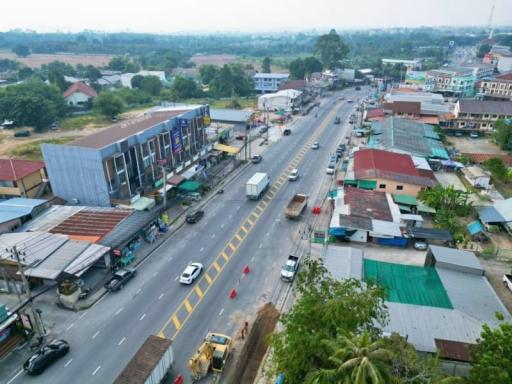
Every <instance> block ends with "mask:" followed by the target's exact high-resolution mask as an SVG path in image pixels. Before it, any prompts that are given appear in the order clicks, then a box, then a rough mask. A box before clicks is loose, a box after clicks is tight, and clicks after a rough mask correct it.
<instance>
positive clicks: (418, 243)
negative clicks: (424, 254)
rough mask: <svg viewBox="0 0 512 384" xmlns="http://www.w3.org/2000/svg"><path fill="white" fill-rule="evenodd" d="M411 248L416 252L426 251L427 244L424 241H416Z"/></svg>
mask: <svg viewBox="0 0 512 384" xmlns="http://www.w3.org/2000/svg"><path fill="white" fill-rule="evenodd" d="M413 247H414V249H416V250H417V251H426V250H427V248H428V244H427V241H426V240H425V239H416V240H414V244H413Z"/></svg>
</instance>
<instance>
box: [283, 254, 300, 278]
mask: <svg viewBox="0 0 512 384" xmlns="http://www.w3.org/2000/svg"><path fill="white" fill-rule="evenodd" d="M299 263H300V259H299V257H298V256H293V255H290V256H288V259H287V260H286V264H285V265H283V267H282V268H281V280H284V281H287V282H292V281H293V279H294V278H295V274H296V273H297V270H298V269H299Z"/></svg>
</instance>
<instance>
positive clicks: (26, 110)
mask: <svg viewBox="0 0 512 384" xmlns="http://www.w3.org/2000/svg"><path fill="white" fill-rule="evenodd" d="M66 111H67V107H66V103H65V102H64V98H63V97H62V93H61V92H60V90H59V89H58V88H57V87H55V86H53V85H48V84H45V83H44V82H43V81H41V80H38V79H34V80H29V81H26V82H24V83H22V84H19V85H12V86H9V87H7V88H6V89H5V91H4V92H2V93H0V120H4V119H6V120H14V121H15V122H16V124H17V125H28V126H32V127H34V128H35V129H36V130H37V131H42V130H43V129H45V128H47V127H48V126H49V125H50V123H51V122H53V121H54V120H55V119H57V118H59V117H62V116H64V115H65V113H66Z"/></svg>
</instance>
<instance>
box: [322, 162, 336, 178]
mask: <svg viewBox="0 0 512 384" xmlns="http://www.w3.org/2000/svg"><path fill="white" fill-rule="evenodd" d="M335 170H336V164H335V163H329V165H328V166H327V169H326V170H325V173H327V174H328V175H334V171H335Z"/></svg>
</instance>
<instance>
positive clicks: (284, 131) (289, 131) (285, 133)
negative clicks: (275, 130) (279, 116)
mask: <svg viewBox="0 0 512 384" xmlns="http://www.w3.org/2000/svg"><path fill="white" fill-rule="evenodd" d="M291 134H292V130H291V129H290V128H285V129H284V130H283V135H284V136H288V135H291Z"/></svg>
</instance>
